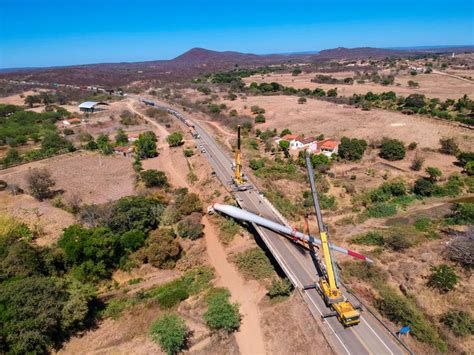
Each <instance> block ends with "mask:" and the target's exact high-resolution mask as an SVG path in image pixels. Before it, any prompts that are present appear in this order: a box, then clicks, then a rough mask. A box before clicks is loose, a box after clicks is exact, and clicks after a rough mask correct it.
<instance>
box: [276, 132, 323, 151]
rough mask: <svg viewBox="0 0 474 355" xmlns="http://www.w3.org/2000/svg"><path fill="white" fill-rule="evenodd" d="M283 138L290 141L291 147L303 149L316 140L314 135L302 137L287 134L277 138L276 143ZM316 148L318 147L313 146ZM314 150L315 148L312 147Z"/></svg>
mask: <svg viewBox="0 0 474 355" xmlns="http://www.w3.org/2000/svg"><path fill="white" fill-rule="evenodd" d="M281 140H284V141H288V142H289V143H290V149H293V150H294V149H303V148H310V149H311V146H312V145H314V142H316V139H315V138H314V137H307V138H305V137H302V136H298V135H296V134H286V135H284V136H283V137H281V138H277V139H276V143H277V144H278V143H279V142H280V141H281ZM313 148H314V149H316V147H313ZM312 150H313V149H312Z"/></svg>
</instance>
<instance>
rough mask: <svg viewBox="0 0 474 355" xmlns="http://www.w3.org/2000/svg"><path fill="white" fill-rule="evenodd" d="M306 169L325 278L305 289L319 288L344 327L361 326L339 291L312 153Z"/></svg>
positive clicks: (355, 312)
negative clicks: (319, 239)
mask: <svg viewBox="0 0 474 355" xmlns="http://www.w3.org/2000/svg"><path fill="white" fill-rule="evenodd" d="M305 160H306V168H307V170H308V178H309V183H310V185H311V194H312V196H313V205H314V210H315V212H316V219H317V221H318V229H319V236H320V238H321V246H322V249H323V255H324V266H325V278H323V277H320V278H319V281H318V284H315V285H314V286H308V287H305V289H308V288H317V289H318V291H319V292H320V293H321V295H322V296H323V298H324V302H325V303H326V305H328V306H329V307H330V308H332V309H333V310H334V312H335V313H334V315H336V316H337V318H338V319H339V321H340V322H341V323H342V324H343V325H344V326H352V325H356V324H359V322H360V314H359V312H358V311H357V309H356V308H355V307H354V306H353V305H352V304H351V303H350V302H348V301H347V300H346V298H345V297H344V295H343V294H342V291H341V290H340V289H339V280H338V274H337V266H336V263H335V258H334V257H333V255H332V252H331V249H330V248H329V235H328V230H327V228H326V226H325V225H324V222H323V216H322V213H321V208H320V206H319V199H318V193H317V191H316V184H315V182H314V172H313V165H312V164H311V156H310V152H309V151H306V154H305Z"/></svg>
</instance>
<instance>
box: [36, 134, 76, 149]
mask: <svg viewBox="0 0 474 355" xmlns="http://www.w3.org/2000/svg"><path fill="white" fill-rule="evenodd" d="M41 150H43V151H44V152H47V153H51V154H57V153H58V152H59V151H61V150H67V151H69V152H72V151H74V146H73V145H72V143H71V142H69V141H68V140H67V139H65V138H64V137H61V136H60V135H59V134H58V133H57V132H51V131H49V132H46V133H45V134H44V137H43V139H42V141H41Z"/></svg>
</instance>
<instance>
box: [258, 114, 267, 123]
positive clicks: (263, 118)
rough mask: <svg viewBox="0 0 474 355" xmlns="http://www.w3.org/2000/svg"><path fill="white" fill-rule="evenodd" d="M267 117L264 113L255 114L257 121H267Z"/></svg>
mask: <svg viewBox="0 0 474 355" xmlns="http://www.w3.org/2000/svg"><path fill="white" fill-rule="evenodd" d="M265 121H266V119H265V116H264V115H262V114H258V115H257V116H255V123H265Z"/></svg>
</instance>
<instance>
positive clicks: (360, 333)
mask: <svg viewBox="0 0 474 355" xmlns="http://www.w3.org/2000/svg"><path fill="white" fill-rule="evenodd" d="M174 114H175V115H178V118H179V117H181V118H182V116H181V114H179V113H178V112H176V111H175V112H174ZM193 123H194V126H195V129H196V131H197V133H199V135H200V136H201V138H200V139H198V140H197V141H198V143H199V144H202V145H203V146H204V147H205V148H206V153H205V155H206V157H207V158H208V160H209V162H210V164H211V166H212V167H213V169H214V171H215V172H216V175H217V177H218V178H219V179H220V181H221V182H222V183H223V184H225V185H228V184H229V183H230V182H231V180H232V165H231V164H232V160H231V159H230V157H229V155H228V154H227V153H226V152H225V149H224V148H223V147H221V146H219V145H218V143H217V142H216V141H215V140H214V138H213V137H212V136H211V135H210V134H209V133H208V132H207V131H206V130H205V129H204V128H203V127H202V126H201V125H200V124H199V123H198V122H195V121H193ZM235 196H236V198H237V201H238V203H239V205H240V206H241V207H242V208H244V209H246V210H248V211H251V212H254V213H257V214H261V215H262V216H263V217H266V218H268V219H271V220H274V221H277V222H279V223H282V224H287V221H286V220H285V219H284V218H283V217H282V216H281V215H280V214H279V213H278V211H276V209H275V208H274V207H273V206H272V205H271V204H270V202H268V200H267V199H266V198H264V197H263V196H262V195H261V194H260V193H259V191H257V190H251V191H240V192H237V193H235ZM254 227H255V228H256V230H257V232H258V233H259V235H260V236H261V238H262V240H263V241H264V242H265V244H266V245H267V247H268V248H269V250H270V251H271V253H272V254H273V256H274V257H275V259H276V260H277V262H278V263H279V265H280V266H281V267H282V269H283V270H284V272H285V273H286V275H287V276H288V278H290V280H291V281H292V283H293V284H294V285H295V286H296V287H298V288H299V289H302V287H303V286H304V285H309V284H311V283H314V282H315V281H317V278H318V274H317V270H316V268H315V264H314V262H313V260H312V258H311V256H310V255H309V253H308V252H307V251H306V250H304V249H302V248H301V247H300V246H298V245H297V244H295V243H293V242H291V241H290V240H288V239H287V238H284V237H282V236H281V235H279V234H276V233H275V232H273V231H271V230H268V229H265V228H262V227H259V226H256V225H255V226H254ZM302 292H303V297H304V298H305V300H306V302H307V304H308V306H309V308H310V310H311V312H312V314H313V315H314V317H315V318H316V320H317V321H322V322H324V324H325V325H326V326H327V333H326V335H327V337H328V338H329V341H330V343H331V345H332V346H333V348H334V350H335V351H336V352H337V353H338V354H357V355H359V354H374V355H382V354H392V355H395V354H396V355H398V354H404V353H406V352H405V351H404V350H403V348H401V346H400V345H399V343H398V342H397V341H396V340H395V339H394V338H393V336H392V335H390V334H389V333H388V332H387V331H386V330H385V329H384V328H383V327H382V326H381V325H380V323H379V322H378V321H377V320H376V319H375V318H374V317H373V316H372V315H371V314H370V313H368V312H362V314H361V322H360V324H359V325H357V326H355V327H351V328H344V327H343V326H342V325H341V324H340V323H339V321H338V320H337V319H336V318H335V317H332V318H326V319H325V320H322V319H321V315H322V314H325V313H328V312H329V309H328V308H327V307H326V305H325V304H324V301H323V300H322V298H321V296H320V295H319V294H318V293H317V291H316V290H307V291H302ZM346 296H347V297H348V298H351V296H350V295H347V294H346ZM352 301H353V303H354V304H357V301H355V300H352ZM315 352H317V350H316V349H315Z"/></svg>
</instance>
